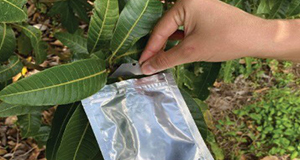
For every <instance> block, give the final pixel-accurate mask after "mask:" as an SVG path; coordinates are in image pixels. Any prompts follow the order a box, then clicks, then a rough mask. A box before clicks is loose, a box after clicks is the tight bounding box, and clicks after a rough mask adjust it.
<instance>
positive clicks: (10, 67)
mask: <svg viewBox="0 0 300 160" xmlns="http://www.w3.org/2000/svg"><path fill="white" fill-rule="evenodd" d="M19 62H20V59H19V58H18V60H17V61H16V62H15V63H14V64H12V65H11V66H9V67H8V68H5V69H4V70H2V71H0V74H1V73H3V72H6V71H7V70H9V69H12V68H13V67H14V66H16V65H17V64H18V63H19Z"/></svg>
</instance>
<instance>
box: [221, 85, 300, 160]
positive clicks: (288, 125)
mask: <svg viewBox="0 0 300 160" xmlns="http://www.w3.org/2000/svg"><path fill="white" fill-rule="evenodd" d="M299 94H300V92H299V91H293V90H291V89H290V88H273V89H271V90H269V91H268V93H267V94H266V95H264V96H263V97H261V99H260V101H259V102H257V103H254V104H252V105H249V106H247V107H245V108H243V109H240V110H235V111H234V113H235V114H236V116H237V118H238V119H240V120H239V122H241V123H236V122H235V121H232V120H230V119H229V118H227V119H226V120H224V121H219V124H220V125H218V127H219V129H220V130H222V131H225V130H227V131H226V132H223V133H222V134H224V137H226V139H227V140H229V139H230V140H231V141H235V144H236V148H239V152H240V154H247V153H252V154H254V155H256V156H258V157H261V156H265V155H286V154H290V155H292V156H291V158H292V159H293V158H296V157H299V155H300V146H299V141H300V139H299V135H300V130H299V128H300V121H299V112H300V100H299ZM256 98H259V95H257V97H256ZM243 145H247V147H246V148H242V147H241V146H243Z"/></svg>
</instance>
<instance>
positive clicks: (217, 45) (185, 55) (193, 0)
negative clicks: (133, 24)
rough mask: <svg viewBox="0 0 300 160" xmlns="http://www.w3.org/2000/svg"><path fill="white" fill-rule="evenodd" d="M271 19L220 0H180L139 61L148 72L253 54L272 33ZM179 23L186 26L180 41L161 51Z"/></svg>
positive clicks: (154, 34) (160, 25)
mask: <svg viewBox="0 0 300 160" xmlns="http://www.w3.org/2000/svg"><path fill="white" fill-rule="evenodd" d="M270 22H272V21H269V20H264V19H261V18H258V17H255V16H253V15H250V14H248V13H246V12H244V11H242V10H240V9H238V8H235V7H232V6H230V5H228V4H225V3H223V2H221V1H219V0H179V1H178V2H177V3H176V4H175V5H174V6H173V8H171V9H170V10H169V11H168V12H167V13H166V14H165V15H164V16H163V17H162V19H161V20H160V21H159V22H158V24H157V25H156V27H155V28H154V30H153V32H152V34H151V37H150V39H149V41H148V44H147V46H146V48H145V50H144V52H143V54H142V56H141V58H140V61H139V63H140V64H142V71H143V73H144V74H148V75H149V74H153V73H156V72H159V71H162V70H165V69H167V68H171V67H174V66H176V65H180V64H184V63H189V62H196V61H208V62H219V61H226V60H232V59H236V58H241V57H246V56H255V54H256V53H258V52H261V51H264V48H266V44H268V43H267V41H268V40H270V39H271V38H272V37H271V36H273V35H274V34H273V33H274V32H275V30H276V28H274V27H272V26H276V25H274V24H272V23H270ZM179 26H184V28H185V29H184V35H182V37H183V41H182V42H181V43H180V44H178V45H177V46H175V47H174V48H172V49H170V50H169V51H167V52H164V51H163V47H164V46H165V43H166V41H167V40H168V38H169V37H170V36H171V37H172V36H177V37H178V34H180V33H179V32H176V31H177V29H178V27H179ZM273 28H274V29H273ZM179 37H180V36H179ZM254 46H255V47H254Z"/></svg>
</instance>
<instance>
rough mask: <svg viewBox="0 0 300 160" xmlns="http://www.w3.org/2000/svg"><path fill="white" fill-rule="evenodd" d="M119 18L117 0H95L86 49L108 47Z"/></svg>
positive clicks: (95, 50)
mask: <svg viewBox="0 0 300 160" xmlns="http://www.w3.org/2000/svg"><path fill="white" fill-rule="evenodd" d="M118 18H119V8H118V0H96V1H95V8H94V10H93V16H92V19H91V22H90V27H89V31H88V45H87V47H88V51H89V52H90V53H94V52H97V51H99V50H101V49H109V48H110V47H109V45H110V40H111V38H112V36H113V29H114V28H115V24H116V22H117V20H118Z"/></svg>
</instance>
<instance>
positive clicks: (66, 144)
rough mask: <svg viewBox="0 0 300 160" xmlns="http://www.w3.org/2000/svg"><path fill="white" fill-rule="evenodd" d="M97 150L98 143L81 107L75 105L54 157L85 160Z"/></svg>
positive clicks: (93, 155) (97, 151)
mask: <svg viewBox="0 0 300 160" xmlns="http://www.w3.org/2000/svg"><path fill="white" fill-rule="evenodd" d="M99 152H100V149H99V146H98V143H97V141H96V138H95V136H94V133H93V131H92V128H91V126H90V123H89V121H88V119H87V117H86V115H85V112H84V110H83V107H82V106H80V107H77V108H76V110H75V112H74V113H73V115H72V117H71V119H70V120H69V122H68V124H67V126H66V129H65V132H64V134H63V137H62V141H61V144H60V147H59V149H58V152H57V157H56V158H57V160H85V159H92V158H94V157H95V155H97V154H98V153H99ZM98 159H101V157H98Z"/></svg>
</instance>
